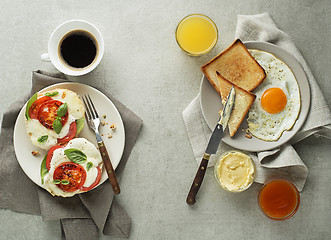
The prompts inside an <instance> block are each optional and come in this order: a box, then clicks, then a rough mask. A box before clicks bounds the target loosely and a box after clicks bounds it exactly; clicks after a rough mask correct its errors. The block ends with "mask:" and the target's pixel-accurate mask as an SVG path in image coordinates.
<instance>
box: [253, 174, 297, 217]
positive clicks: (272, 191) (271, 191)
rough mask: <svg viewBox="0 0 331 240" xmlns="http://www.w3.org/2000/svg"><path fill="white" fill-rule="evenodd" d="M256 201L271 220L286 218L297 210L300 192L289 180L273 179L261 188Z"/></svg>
mask: <svg viewBox="0 0 331 240" xmlns="http://www.w3.org/2000/svg"><path fill="white" fill-rule="evenodd" d="M258 203H259V206H260V209H261V210H262V212H263V213H264V214H265V215H266V216H267V217H269V218H271V219H273V220H286V219H289V218H290V217H292V216H293V215H294V214H295V213H296V211H297V210H298V208H299V205H300V194H299V191H298V190H297V188H296V187H295V186H294V184H293V183H291V182H290V181H287V180H283V179H274V180H272V181H269V182H268V183H266V184H264V186H263V187H262V188H261V190H260V192H259V195H258Z"/></svg>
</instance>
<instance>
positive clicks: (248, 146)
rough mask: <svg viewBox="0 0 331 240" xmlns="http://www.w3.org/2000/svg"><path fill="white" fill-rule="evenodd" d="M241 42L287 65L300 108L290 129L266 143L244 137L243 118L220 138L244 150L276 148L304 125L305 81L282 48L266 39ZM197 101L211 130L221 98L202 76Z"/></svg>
mask: <svg viewBox="0 0 331 240" xmlns="http://www.w3.org/2000/svg"><path fill="white" fill-rule="evenodd" d="M244 44H245V46H246V47H247V48H248V49H257V50H262V51H266V52H269V53H272V54H273V55H275V56H276V57H277V58H279V59H280V60H282V61H283V62H285V63H286V64H287V65H288V66H289V68H290V69H291V70H292V72H293V73H294V75H295V77H296V80H297V82H298V84H299V88H300V96H301V109H300V113H299V116H298V119H297V121H296V123H295V124H294V126H293V128H292V129H291V130H290V131H284V132H283V134H282V136H281V137H280V138H279V139H278V140H277V141H273V142H266V141H263V140H260V139H258V138H255V137H253V138H251V139H249V138H246V137H245V134H246V133H245V132H244V131H242V129H247V121H246V117H245V119H244V121H243V123H242V124H241V126H240V127H239V129H238V131H237V133H236V134H235V136H234V137H232V138H231V137H230V135H229V132H228V130H226V131H225V135H224V137H223V139H222V141H223V142H225V143H226V144H228V145H229V146H231V147H234V148H237V149H241V150H245V151H251V152H260V151H266V150H271V149H274V148H277V147H280V146H281V145H283V144H284V143H286V142H287V141H289V140H290V139H291V138H292V137H293V136H294V135H295V134H296V133H297V132H298V131H299V130H300V128H301V126H302V125H303V124H304V122H305V120H306V118H307V115H308V112H309V107H310V88H309V82H308V79H307V77H306V74H305V72H304V70H303V68H302V67H301V65H300V63H299V62H298V61H297V60H296V59H295V58H294V57H293V56H292V55H291V54H290V53H288V52H286V51H285V50H283V49H282V48H280V47H278V46H276V45H274V44H271V43H267V42H253V41H252V42H245V43H244ZM200 103H201V109H202V114H203V116H204V118H205V120H206V122H207V125H208V126H209V128H210V129H214V128H215V126H216V123H217V121H218V118H219V113H218V112H219V110H220V109H222V101H221V98H220V97H219V95H218V94H217V92H216V91H215V90H214V89H213V87H212V86H211V85H210V83H209V82H208V80H207V78H206V77H205V76H203V77H202V80H201V85H200Z"/></svg>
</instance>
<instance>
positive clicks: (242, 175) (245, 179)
mask: <svg viewBox="0 0 331 240" xmlns="http://www.w3.org/2000/svg"><path fill="white" fill-rule="evenodd" d="M214 174H215V178H216V180H217V182H218V183H219V185H221V187H222V188H223V189H225V190H227V191H230V192H242V191H245V190H246V189H248V188H249V187H250V186H251V185H252V183H253V181H254V178H255V165H254V162H253V160H252V158H251V157H250V156H248V155H247V154H245V153H243V152H239V151H234V150H233V151H228V152H225V153H224V154H222V155H221V157H220V158H219V159H218V161H217V162H216V164H215V168H214Z"/></svg>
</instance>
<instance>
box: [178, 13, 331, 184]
mask: <svg viewBox="0 0 331 240" xmlns="http://www.w3.org/2000/svg"><path fill="white" fill-rule="evenodd" d="M235 38H239V39H241V40H242V41H243V42H245V41H264V42H269V43H272V44H275V45H277V46H279V47H281V48H283V49H284V50H286V51H287V52H289V53H290V54H292V55H293V56H294V57H295V58H296V59H297V61H298V62H299V63H300V64H301V66H302V67H303V69H304V71H305V73H306V76H307V78H308V81H309V85H310V92H311V103H310V110H309V113H308V117H307V119H306V122H305V124H304V125H303V126H302V128H301V129H300V131H299V132H298V133H297V134H296V135H295V136H294V137H293V138H292V139H291V141H290V142H289V143H286V144H284V145H283V146H281V147H280V148H277V149H274V150H270V151H264V152H258V153H253V152H252V153H250V155H251V156H252V158H253V160H254V162H255V165H256V170H257V171H256V172H257V176H256V179H255V182H258V183H265V182H266V181H268V180H270V179H271V178H274V177H282V178H287V179H289V180H291V181H293V182H294V184H295V185H296V186H297V188H298V189H299V191H302V189H303V187H304V184H305V182H306V178H307V175H308V168H307V167H306V165H305V164H304V163H303V161H302V160H301V158H300V156H299V155H298V154H297V152H296V151H295V150H294V148H293V147H292V145H291V144H294V143H296V142H298V141H300V140H302V139H304V138H306V137H308V136H310V135H312V134H316V135H320V136H325V137H329V138H331V125H330V124H331V114H330V109H329V107H328V105H327V104H326V101H325V99H324V97H323V94H322V92H321V89H320V88H319V86H318V85H317V82H316V80H315V78H314V76H313V74H312V73H311V71H310V69H309V67H308V65H307V63H306V61H305V60H304V58H303V57H302V55H301V53H300V52H299V51H298V49H297V48H296V46H295V44H294V42H293V40H292V38H291V37H290V36H289V35H288V34H286V33H285V32H283V31H282V30H280V29H279V28H278V27H277V26H276V24H275V23H274V21H273V20H272V19H271V17H270V16H269V14H268V13H262V14H257V15H238V18H237V29H236V34H235ZM183 119H184V123H185V125H186V129H187V133H188V137H189V140H190V143H191V146H192V149H193V153H194V156H195V159H196V161H197V162H198V163H200V161H201V158H202V156H203V153H204V151H205V148H206V146H207V143H208V141H209V137H210V135H211V130H210V129H209V127H208V126H207V123H206V121H205V119H204V117H203V114H202V110H201V105H200V95H199V94H198V96H197V97H196V98H195V99H193V101H192V102H191V103H190V104H189V105H188V107H187V108H186V109H185V110H184V111H183ZM232 149H233V148H232V147H230V146H228V145H227V144H225V143H224V142H221V144H220V146H219V148H218V150H217V153H216V154H215V155H212V157H211V159H210V163H209V166H213V165H214V164H215V162H216V159H217V158H218V157H219V156H220V154H222V153H223V152H225V151H228V150H232Z"/></svg>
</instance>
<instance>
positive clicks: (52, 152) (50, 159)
mask: <svg viewBox="0 0 331 240" xmlns="http://www.w3.org/2000/svg"><path fill="white" fill-rule="evenodd" d="M62 147H63V146H59V145H56V146H54V147H52V148H51V149H49V151H48V153H47V158H46V168H47V170H48V171H49V169H51V161H52V158H53V154H54V151H55V150H56V149H58V148H62Z"/></svg>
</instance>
